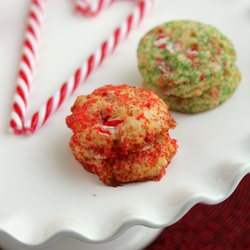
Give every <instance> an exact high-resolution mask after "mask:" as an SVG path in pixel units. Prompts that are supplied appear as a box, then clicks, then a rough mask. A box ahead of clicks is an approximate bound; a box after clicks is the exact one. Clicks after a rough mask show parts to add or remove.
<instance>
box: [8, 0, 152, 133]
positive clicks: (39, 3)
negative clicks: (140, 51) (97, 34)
mask: <svg viewBox="0 0 250 250" xmlns="http://www.w3.org/2000/svg"><path fill="white" fill-rule="evenodd" d="M99 1H100V2H101V1H102V0H99ZM44 3H45V0H32V2H31V11H30V14H29V19H28V26H27V29H26V33H25V41H24V49H23V54H22V59H21V66H20V70H19V76H18V79H17V88H16V93H15V96H14V104H13V111H12V115H11V121H10V128H11V130H12V131H13V132H14V133H15V134H30V133H34V132H35V131H36V130H37V129H39V128H40V127H41V126H43V125H44V124H45V123H46V121H47V120H48V118H49V117H51V115H52V114H53V113H54V112H55V111H56V110H58V108H59V107H60V106H61V105H62V104H63V103H64V101H65V100H66V99H67V98H68V97H69V96H70V95H72V94H73V93H74V92H75V91H76V89H77V87H78V86H79V85H80V84H81V83H83V82H84V81H86V80H87V78H88V77H89V76H90V74H91V73H92V72H93V70H94V69H95V68H97V67H98V66H99V65H101V64H102V62H103V61H104V59H105V58H107V56H108V55H110V54H111V53H112V52H113V51H114V50H115V49H116V48H117V46H118V45H119V44H120V43H121V42H122V41H123V40H125V38H126V37H127V36H128V35H129V34H130V33H131V31H132V30H134V29H135V28H136V27H137V26H138V25H139V24H140V23H141V21H142V20H143V18H144V17H145V15H146V14H147V12H148V11H149V10H150V9H151V6H152V3H153V0H139V1H136V7H135V9H134V10H133V12H132V13H131V14H130V15H129V16H128V17H127V18H126V20H125V21H124V22H123V23H122V24H121V25H120V26H119V27H118V28H116V29H115V31H114V32H113V33H112V35H111V36H110V37H109V38H108V39H107V40H105V41H104V42H103V43H102V44H101V45H100V47H99V48H98V49H97V50H96V51H95V52H94V53H93V54H91V55H90V56H89V57H88V59H87V60H86V61H85V62H84V63H83V64H82V66H81V67H80V68H78V69H77V70H75V72H74V74H73V76H71V77H70V79H69V81H68V82H65V83H63V84H62V85H61V87H60V89H59V90H58V91H57V92H56V93H55V94H54V95H53V96H51V97H50V98H49V99H48V100H47V102H46V103H45V104H44V105H43V106H42V107H41V109H40V110H38V111H37V112H35V113H34V114H33V115H32V117H31V119H29V120H26V115H27V104H28V100H29V93H30V86H31V84H32V76H33V72H34V65H35V59H36V55H37V52H36V51H37V45H38V42H39V38H40V30H41V26H42V25H41V24H42V16H43V13H44Z"/></svg>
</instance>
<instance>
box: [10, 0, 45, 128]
mask: <svg viewBox="0 0 250 250" xmlns="http://www.w3.org/2000/svg"><path fill="white" fill-rule="evenodd" d="M44 7H45V1H44V0H32V1H31V5H30V10H29V14H28V24H27V28H26V31H25V35H24V46H23V51H22V56H21V63H20V67H19V73H18V78H17V87H16V93H15V95H14V103H13V111H12V114H11V122H10V126H11V128H13V129H14V130H15V132H16V133H18V132H21V131H23V127H24V122H25V118H26V115H27V106H28V101H29V97H30V88H31V85H32V81H33V75H34V68H35V63H36V58H37V51H38V44H39V40H40V35H41V27H42V22H43V13H44Z"/></svg>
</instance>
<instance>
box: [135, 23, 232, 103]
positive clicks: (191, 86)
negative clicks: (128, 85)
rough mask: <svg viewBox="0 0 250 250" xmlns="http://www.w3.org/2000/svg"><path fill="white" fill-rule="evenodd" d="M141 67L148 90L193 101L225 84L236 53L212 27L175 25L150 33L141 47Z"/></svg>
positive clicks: (139, 61)
mask: <svg viewBox="0 0 250 250" xmlns="http://www.w3.org/2000/svg"><path fill="white" fill-rule="evenodd" d="M137 54H138V67H139V70H140V72H141V74H142V76H143V79H144V81H145V82H146V83H147V86H150V85H152V86H153V88H155V87H157V88H162V89H164V93H165V94H164V96H176V97H182V98H190V97H193V96H201V95H202V93H203V92H204V91H208V90H209V89H210V88H211V87H213V86H216V85H218V82H224V81H225V70H226V69H227V68H231V67H233V65H234V64H235V62H236V53H235V50H234V47H233V44H232V43H231V41H230V40H229V39H228V38H227V37H226V36H225V35H223V34H222V33H221V32H220V31H219V30H218V29H216V28H215V27H213V26H210V25H207V24H203V23H200V22H196V21H173V22H168V23H164V24H162V25H159V26H157V27H156V28H154V29H152V30H151V31H149V32H148V33H147V34H146V35H145V36H144V37H143V38H142V39H141V41H140V44H139V47H138V51H137Z"/></svg>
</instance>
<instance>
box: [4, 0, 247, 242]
mask: <svg viewBox="0 0 250 250" xmlns="http://www.w3.org/2000/svg"><path fill="white" fill-rule="evenodd" d="M28 2H29V1H28V0H19V1H15V4H14V3H13V1H5V0H1V1H0V55H1V60H0V68H1V74H0V90H1V92H0V93H1V98H0V121H1V122H0V173H1V174H0V231H2V232H4V233H7V234H9V235H11V236H12V237H13V238H15V239H16V240H18V241H20V242H22V243H25V244H27V245H39V244H44V243H45V242H48V241H50V240H51V239H54V238H55V237H57V238H58V237H59V238H60V236H62V235H65V234H66V235H73V236H74V237H78V238H80V239H82V240H85V241H88V242H98V241H104V240H107V239H111V238H114V237H115V236H117V235H118V234H121V233H122V232H124V230H126V229H128V228H130V227H132V226H133V225H138V224H141V225H146V226H148V227H159V228H161V227H165V226H167V225H170V224H172V223H174V222H175V221H177V220H178V219H179V218H181V217H182V216H183V215H184V214H185V213H186V212H187V211H188V210H189V209H190V208H191V207H192V206H193V205H194V204H196V203H198V202H205V203H218V202H221V201H222V200H224V199H225V198H227V197H228V196H229V195H230V194H231V193H232V191H233V190H234V189H235V188H236V186H237V184H238V183H239V181H240V180H241V179H242V178H243V176H244V175H246V174H247V173H249V172H250V111H249V109H250V84H249V82H250V71H249V66H250V47H249V44H250V29H249V25H250V13H249V9H250V3H249V1H243V0H241V1H236V0H235V1H233V0H232V1H226V0H220V1H217V0H216V1H215V0H213V1H211V0H207V1H205V0H202V1H201V0H192V1H191V0H189V1H184V0H168V1H159V0H158V1H156V7H155V11H154V13H153V14H152V16H151V17H149V18H148V19H147V20H146V21H145V22H144V23H143V26H142V27H141V29H140V30H138V32H136V33H133V35H132V36H131V37H130V38H129V39H128V41H127V42H126V43H125V44H123V45H122V46H121V47H120V48H119V50H118V51H117V52H116V53H115V54H114V55H113V56H112V57H111V58H110V59H109V60H108V61H106V62H105V63H104V64H103V65H102V67H101V68H100V69H98V71H96V72H95V73H94V74H93V75H92V77H91V78H90V79H89V80H88V81H87V82H86V83H85V84H84V85H83V86H82V87H81V88H80V90H79V91H78V94H79V93H85V94H86V93H89V92H90V91H92V90H93V89H95V88H96V87H99V86H102V85H104V84H105V83H121V82H122V83H129V84H132V85H137V84H139V83H140V82H141V78H140V75H139V73H138V71H137V66H136V52H135V51H136V47H137V44H138V41H139V39H140V37H141V36H142V35H143V34H144V33H145V32H146V31H147V30H148V29H150V28H151V27H153V26H155V25H157V24H159V23H161V22H164V21H168V20H173V19H196V20H200V21H204V22H207V23H210V24H213V25H215V26H217V27H218V28H219V29H221V30H222V31H223V32H224V33H225V34H226V35H228V36H229V37H230V38H231V39H232V41H233V42H234V43H235V46H236V49H237V51H238V54H239V60H238V64H239V67H240V69H241V71H242V74H243V81H242V84H241V85H240V87H239V89H238V90H237V92H236V93H235V95H234V96H233V97H232V98H231V99H230V100H229V101H228V102H227V103H225V104H224V105H222V106H220V107H218V108H216V109H215V110H213V111H210V112H206V113H202V114H197V115H181V114H177V113H174V114H173V116H174V118H175V119H176V120H177V122H178V127H177V129H176V130H175V131H174V132H173V133H172V135H173V136H174V137H175V138H177V140H178V143H179V145H180V148H179V151H178V154H177V155H176V157H175V158H174V160H173V162H172V163H171V165H170V166H169V168H168V169H167V174H166V176H165V177H164V178H163V180H162V181H160V182H146V183H139V184H131V185H127V186H123V187H118V188H111V187H107V186H104V185H102V184H101V183H100V182H99V181H98V179H97V178H96V176H94V175H91V174H89V173H87V172H85V171H83V170H82V167H81V166H80V165H79V164H78V163H77V162H76V161H75V160H74V158H73V157H72V155H71V152H70V149H69V147H68V141H69V139H70V135H71V132H70V131H69V129H67V128H66V126H65V122H64V119H65V117H66V115H67V114H69V107H70V106H71V105H72V103H73V101H74V97H73V98H71V99H70V100H68V101H67V102H66V103H65V104H64V106H63V107H62V109H61V110H60V111H59V112H58V113H57V114H56V115H54V117H53V118H52V119H51V120H50V121H49V122H48V123H47V125H46V126H45V127H44V128H43V129H41V130H40V131H39V132H38V133H36V134H35V135H34V136H31V137H26V136H25V137H24V136H19V137H18V136H13V135H10V134H8V132H7V128H8V118H9V113H10V106H11V101H12V94H13V91H14V83H15V78H16V71H17V65H18V58H19V56H20V45H21V41H22V35H23V29H24V23H25V16H26V11H27V6H28ZM48 2H49V3H48V6H47V12H46V13H47V14H46V21H45V25H44V31H43V37H42V44H41V47H40V51H41V53H40V58H39V66H38V68H37V77H36V79H35V86H34V88H33V94H32V107H31V108H30V109H31V111H34V110H35V109H36V108H37V107H39V106H40V105H41V103H42V102H44V100H45V99H46V98H47V96H48V95H50V94H52V92H54V91H55V90H56V89H57V87H58V86H59V84H61V83H62V82H63V81H64V80H66V79H67V78H68V76H69V75H70V74H71V73H72V72H73V70H74V69H75V68H76V67H78V66H79V65H80V64H81V62H82V61H83V59H84V58H85V57H86V56H87V55H88V53H89V51H92V50H94V48H95V47H96V46H97V45H98V44H99V42H100V39H104V38H105V37H106V36H107V34H108V33H109V32H110V31H111V30H113V28H114V24H115V23H116V22H119V21H121V20H122V19H123V17H125V16H126V15H127V13H128V12H129V10H130V9H131V5H130V4H128V3H126V2H122V3H119V4H118V3H117V4H116V5H114V6H113V7H112V8H111V9H109V10H108V11H107V12H106V13H103V14H102V15H100V16H99V17H98V18H96V19H91V20H87V19H84V18H83V17H79V16H76V15H74V14H73V12H72V5H71V1H59V0H54V1H48ZM75 96H76V95H75Z"/></svg>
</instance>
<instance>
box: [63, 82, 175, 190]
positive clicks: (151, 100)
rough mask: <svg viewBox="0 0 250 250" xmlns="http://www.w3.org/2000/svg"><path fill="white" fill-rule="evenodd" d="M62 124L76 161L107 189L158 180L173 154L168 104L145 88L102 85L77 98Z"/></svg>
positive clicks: (171, 124)
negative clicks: (65, 128) (65, 126)
mask: <svg viewBox="0 0 250 250" xmlns="http://www.w3.org/2000/svg"><path fill="white" fill-rule="evenodd" d="M71 111H72V114H71V115H70V116H68V117H67V119H66V122H67V125H68V127H69V128H71V129H72V131H73V136H72V138H71V141H70V147H71V149H72V151H73V154H74V156H75V158H76V159H77V160H78V161H79V162H80V163H81V164H82V165H83V166H84V167H85V169H87V170H88V171H90V172H92V173H95V174H97V175H98V176H99V177H100V179H101V180H102V181H103V182H104V183H105V184H107V185H112V186H117V185H121V184H123V183H128V182H134V181H143V180H159V179H160V178H161V176H162V175H163V174H164V173H165V167H166V165H167V164H168V163H169V162H170V160H171V159H172V157H173V155H174V154H175V153H176V148H177V145H176V141H175V140H173V139H171V138H170V137H169V134H168V131H169V129H171V128H174V127H175V121H174V120H173V118H172V117H171V115H170V113H169V112H168V106H167V105H166V104H165V103H164V102H163V101H162V100H161V99H160V98H159V97H158V96H156V95H155V94H153V93H152V92H150V91H148V90H143V89H140V88H136V87H132V86H127V85H120V86H113V85H106V86H103V87H101V88H99V89H96V90H95V91H94V92H93V93H92V94H90V95H87V96H79V97H78V98H77V99H76V101H75V103H74V105H73V107H72V108H71Z"/></svg>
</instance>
